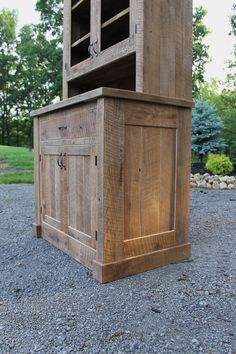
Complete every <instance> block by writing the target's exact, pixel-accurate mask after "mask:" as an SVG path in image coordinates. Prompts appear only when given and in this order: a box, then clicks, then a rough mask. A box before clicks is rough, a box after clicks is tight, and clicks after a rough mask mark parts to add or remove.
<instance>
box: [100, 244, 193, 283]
mask: <svg viewBox="0 0 236 354" xmlns="http://www.w3.org/2000/svg"><path fill="white" fill-rule="evenodd" d="M190 254H191V245H190V243H187V244H184V245H181V246H176V247H172V248H168V249H164V250H160V251H156V252H152V253H147V254H143V255H140V256H138V257H132V258H128V259H124V260H121V261H119V262H115V263H108V264H101V263H99V262H96V261H94V274H93V275H94V277H95V278H96V279H97V280H98V281H100V282H101V283H108V282H110V281H113V280H118V279H121V278H125V277H127V276H129V275H134V274H137V273H141V272H145V271H148V270H151V269H154V268H158V267H160V266H164V265H167V264H170V263H177V262H180V261H183V260H185V259H188V258H189V257H190Z"/></svg>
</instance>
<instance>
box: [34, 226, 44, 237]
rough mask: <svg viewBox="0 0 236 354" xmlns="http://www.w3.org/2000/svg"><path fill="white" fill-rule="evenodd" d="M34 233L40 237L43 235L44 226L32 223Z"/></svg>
mask: <svg viewBox="0 0 236 354" xmlns="http://www.w3.org/2000/svg"><path fill="white" fill-rule="evenodd" d="M32 234H33V236H35V237H38V238H40V237H42V227H41V225H39V224H35V223H33V225H32Z"/></svg>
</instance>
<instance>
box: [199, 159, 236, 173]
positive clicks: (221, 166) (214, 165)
mask: <svg viewBox="0 0 236 354" xmlns="http://www.w3.org/2000/svg"><path fill="white" fill-rule="evenodd" d="M206 168H207V169H208V170H209V171H210V172H212V173H214V174H215V175H227V174H229V173H230V172H232V171H233V169H234V168H233V164H232V162H231V161H230V158H229V157H228V156H226V155H219V154H209V155H208V159H207V163H206Z"/></svg>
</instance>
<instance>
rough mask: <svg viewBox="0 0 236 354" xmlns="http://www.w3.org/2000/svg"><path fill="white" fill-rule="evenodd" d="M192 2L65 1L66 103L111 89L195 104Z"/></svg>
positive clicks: (173, 0) (182, 0)
mask: <svg viewBox="0 0 236 354" xmlns="http://www.w3.org/2000/svg"><path fill="white" fill-rule="evenodd" d="M191 18H192V1H191V0H170V1H167V0H119V1H118V0H117V1H112V4H111V0H64V68H63V82H64V85H63V87H64V98H68V97H72V96H74V95H77V94H81V93H83V92H87V91H90V90H93V89H95V88H98V87H101V86H106V87H113V88H120V89H126V90H133V91H138V92H145V93H148V94H154V95H162V96H167V97H176V98H181V99H191V67H192V53H191V41H192V38H191V32H192V28H191V25H192V23H191Z"/></svg>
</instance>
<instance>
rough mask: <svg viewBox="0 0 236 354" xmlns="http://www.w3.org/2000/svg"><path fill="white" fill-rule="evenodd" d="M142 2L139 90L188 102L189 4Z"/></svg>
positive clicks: (187, 1)
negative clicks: (141, 80) (142, 23)
mask: <svg viewBox="0 0 236 354" xmlns="http://www.w3.org/2000/svg"><path fill="white" fill-rule="evenodd" d="M144 1H145V6H144V32H143V33H144V39H143V69H144V70H143V73H144V74H143V87H142V89H141V91H142V92H146V93H149V94H155V95H163V96H167V97H177V98H184V99H191V97H192V96H191V82H192V79H191V73H192V54H191V53H192V52H191V48H192V42H191V41H192V37H191V33H192V30H191V25H192V1H191V0H158V1H156V0H144ZM156 19H158V21H156Z"/></svg>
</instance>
